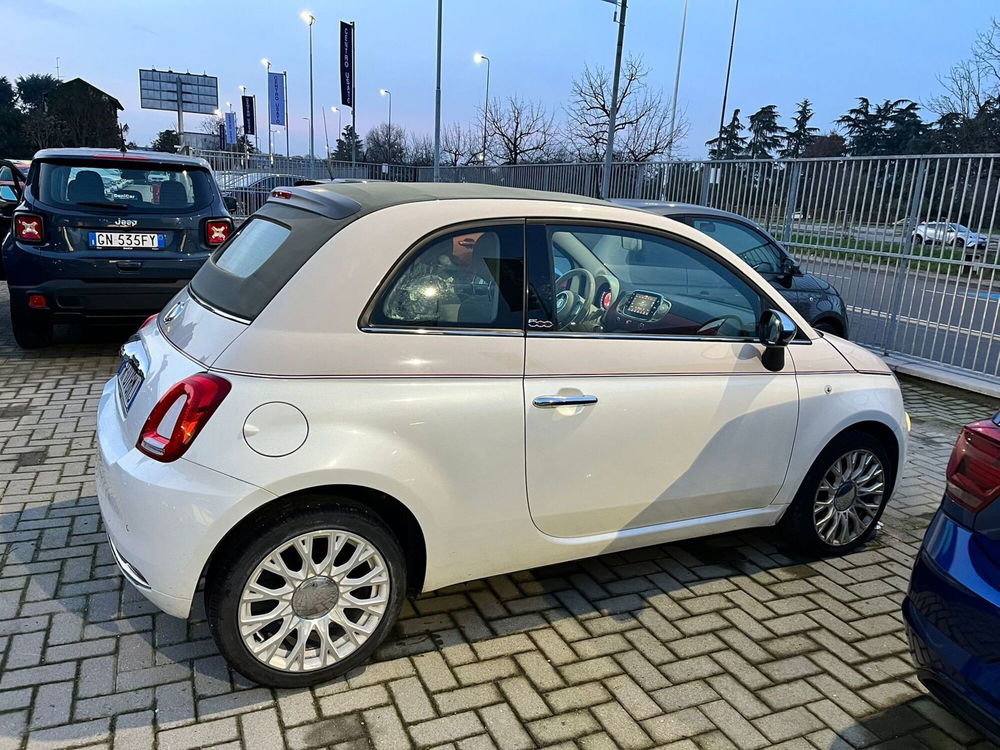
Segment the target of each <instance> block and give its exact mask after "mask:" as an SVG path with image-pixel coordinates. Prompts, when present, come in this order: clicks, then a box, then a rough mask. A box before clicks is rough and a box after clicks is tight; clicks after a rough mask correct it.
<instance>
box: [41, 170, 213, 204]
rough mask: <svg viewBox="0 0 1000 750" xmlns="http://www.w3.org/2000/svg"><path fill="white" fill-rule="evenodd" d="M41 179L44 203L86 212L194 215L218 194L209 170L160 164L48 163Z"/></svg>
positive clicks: (42, 171)
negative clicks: (193, 213) (191, 213)
mask: <svg viewBox="0 0 1000 750" xmlns="http://www.w3.org/2000/svg"><path fill="white" fill-rule="evenodd" d="M36 175H37V176H36V177H35V180H36V181H37V184H36V185H34V186H33V189H34V191H35V193H36V195H37V196H38V198H39V200H41V201H42V203H45V204H47V205H50V206H57V207H59V208H67V209H73V210H77V211H85V212H94V211H102V210H109V211H116V212H125V211H133V212H142V213H168V214H169V213H173V214H176V213H189V212H193V211H198V210H201V209H204V208H207V207H208V206H209V205H211V203H212V200H213V198H214V197H215V192H216V190H217V188H216V187H215V182H214V180H213V179H212V176H211V174H209V172H208V170H206V169H202V168H200V167H190V166H185V165H180V164H162V163H159V164H158V163H156V162H155V161H134V162H129V161H125V160H111V159H108V160H99V159H75V160H74V159H66V160H58V161H44V162H42V163H41V164H40V165H39V169H38V171H37V172H36Z"/></svg>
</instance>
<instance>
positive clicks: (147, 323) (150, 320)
mask: <svg viewBox="0 0 1000 750" xmlns="http://www.w3.org/2000/svg"><path fill="white" fill-rule="evenodd" d="M158 317H160V314H159V313H153V314H152V315H150V316H149V317H148V318H146V319H145V320H144V321H142V325H141V326H139V330H140V331H141V330H142V329H143V328H145V327H146V326H148V325H149V324H150V323H152V322H153V321H154V320H156V319H157V318H158Z"/></svg>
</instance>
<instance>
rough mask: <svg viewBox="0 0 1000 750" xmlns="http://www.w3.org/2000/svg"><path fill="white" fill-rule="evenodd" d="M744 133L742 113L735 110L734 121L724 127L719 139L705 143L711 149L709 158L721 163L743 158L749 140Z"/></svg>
mask: <svg viewBox="0 0 1000 750" xmlns="http://www.w3.org/2000/svg"><path fill="white" fill-rule="evenodd" d="M742 133H743V123H742V122H740V111H739V110H738V109H734V110H733V119H732V120H730V121H729V124H728V125H725V126H723V128H722V131H721V132H720V133H719V135H718V137H717V138H713V139H712V140H710V141H707V142H706V143H705V145H706V146H708V147H709V149H708V158H709V159H712V160H714V161H720V160H722V159H735V158H737V157H738V156H741V155H742V154H743V152H744V150H746V146H747V139H746V137H744V136H743V134H742Z"/></svg>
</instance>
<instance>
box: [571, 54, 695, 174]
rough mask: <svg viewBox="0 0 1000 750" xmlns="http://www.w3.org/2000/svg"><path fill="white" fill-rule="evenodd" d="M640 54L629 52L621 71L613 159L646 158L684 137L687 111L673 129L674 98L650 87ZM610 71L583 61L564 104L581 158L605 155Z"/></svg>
mask: <svg viewBox="0 0 1000 750" xmlns="http://www.w3.org/2000/svg"><path fill="white" fill-rule="evenodd" d="M648 76H649V68H647V67H646V66H645V65H644V64H643V62H642V59H641V58H638V57H629V58H628V59H627V60H626V61H625V66H624V69H623V70H622V80H621V84H620V87H619V91H618V115H617V117H616V118H615V158H616V159H622V160H628V161H646V160H648V159H651V158H653V157H655V156H659V155H661V154H664V153H666V152H667V151H668V150H670V148H671V147H672V146H674V147H675V146H676V145H677V143H678V142H679V141H680V140H681V139H682V138H683V137H684V135H685V133H686V132H687V127H688V126H687V122H686V119H685V118H684V116H683V114H682V115H681V116H680V118H679V121H678V122H677V123H676V125H675V127H674V128H673V130H672V131H671V128H670V102H669V101H668V100H665V99H664V98H663V92H662V91H661V90H660V89H654V88H652V87H650V86H649V85H648V84H647V82H646V79H647V77H648ZM611 84H612V81H611V73H609V72H608V70H607V69H606V68H603V67H597V68H591V67H590V66H589V65H588V66H584V69H583V73H582V74H581V75H580V77H579V78H576V79H574V81H573V88H572V91H571V95H570V103H569V105H568V106H567V107H566V117H567V136H568V138H569V140H570V143H571V144H572V146H573V147H574V149H575V150H576V152H577V153H578V155H579V156H580V158H582V159H586V160H590V161H598V160H600V159H601V158H603V156H604V149H605V147H606V144H607V138H608V121H609V119H610V118H611Z"/></svg>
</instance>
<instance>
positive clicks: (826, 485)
mask: <svg viewBox="0 0 1000 750" xmlns="http://www.w3.org/2000/svg"><path fill="white" fill-rule="evenodd" d="M884 494H885V470H884V469H883V467H882V462H881V461H880V460H879V458H878V456H876V455H875V454H874V453H872V452H871V451H868V450H864V449H858V450H853V451H850V452H848V453H845V454H844V455H843V456H841V457H840V458H838V459H837V460H836V461H834V462H833V464H832V465H831V466H830V468H829V469H827V470H826V473H825V474H824V475H823V478H822V479H820V482H819V489H818V490H817V491H816V500H815V502H814V504H813V522H814V524H815V527H816V533H817V534H818V535H819V538H820V539H822V540H823V541H824V542H826V543H827V544H830V545H833V546H836V547H841V546H844V545H846V544H850V543H851V542H854V541H856V540H857V539H859V538H860V537H861V536H862V535H863V534H864V533H865V532H866V531H868V529H870V528H871V525H872V524H873V523H874V522H875V518H876V516H877V515H878V512H879V509H880V508H881V507H882V498H883V496H884Z"/></svg>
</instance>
